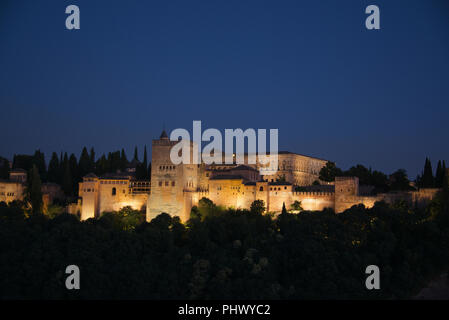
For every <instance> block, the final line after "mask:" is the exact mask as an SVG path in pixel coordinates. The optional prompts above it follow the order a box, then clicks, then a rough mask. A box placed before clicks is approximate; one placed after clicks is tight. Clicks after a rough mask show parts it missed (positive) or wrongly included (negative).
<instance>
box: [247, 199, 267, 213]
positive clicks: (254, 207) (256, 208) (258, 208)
mask: <svg viewBox="0 0 449 320" xmlns="http://www.w3.org/2000/svg"><path fill="white" fill-rule="evenodd" d="M265 209H266V208H265V202H264V201H263V200H254V201H253V203H251V207H250V211H251V212H252V213H257V214H262V213H264V212H265Z"/></svg>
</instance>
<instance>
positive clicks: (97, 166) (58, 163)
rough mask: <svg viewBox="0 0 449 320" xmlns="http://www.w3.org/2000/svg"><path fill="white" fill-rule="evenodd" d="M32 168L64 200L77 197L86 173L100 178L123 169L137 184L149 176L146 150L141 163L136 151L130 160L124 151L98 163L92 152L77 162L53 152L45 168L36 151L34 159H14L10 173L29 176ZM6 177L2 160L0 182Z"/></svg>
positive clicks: (22, 157) (103, 157)
mask: <svg viewBox="0 0 449 320" xmlns="http://www.w3.org/2000/svg"><path fill="white" fill-rule="evenodd" d="M33 166H36V168H37V169H38V171H39V175H40V179H41V181H42V182H54V183H57V184H59V185H61V187H62V189H63V191H64V193H65V195H66V196H69V197H70V196H76V195H77V194H78V183H79V182H80V181H81V180H82V178H83V176H85V175H86V174H88V173H91V172H93V173H95V174H96V175H103V174H105V173H110V172H113V173H115V172H118V171H121V172H125V171H126V169H127V167H135V168H136V172H135V174H136V178H137V179H139V180H148V179H150V175H151V164H149V163H148V156H147V148H146V146H145V148H144V154H143V159H142V160H141V161H140V160H139V158H138V151H137V147H136V148H135V149H134V156H133V158H132V159H131V160H128V158H127V157H126V154H125V150H124V149H122V150H121V151H115V152H109V153H108V154H107V156H106V155H104V154H103V155H102V156H101V157H99V158H98V159H96V157H95V151H94V149H93V148H91V149H90V151H88V150H87V148H86V147H84V148H83V150H82V152H81V155H80V157H79V159H77V157H76V156H75V155H74V154H73V153H72V154H71V155H70V156H69V155H68V154H67V153H60V154H59V155H58V154H57V153H56V152H53V154H52V155H51V158H50V161H49V162H48V166H47V165H46V162H45V156H44V154H43V153H42V152H41V151H40V150H37V151H36V152H35V153H34V155H14V158H13V163H12V167H13V169H17V168H20V169H24V170H26V171H27V172H28V173H30V172H31V170H32V168H33ZM8 176H9V167H8V162H7V161H6V159H3V158H1V157H0V179H7V178H8Z"/></svg>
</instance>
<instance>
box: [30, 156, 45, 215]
mask: <svg viewBox="0 0 449 320" xmlns="http://www.w3.org/2000/svg"><path fill="white" fill-rule="evenodd" d="M29 176H30V179H29V181H28V198H29V201H30V203H31V208H32V212H33V214H39V213H42V206H43V202H42V183H41V178H40V176H39V169H38V168H37V167H36V165H33V168H32V169H31V170H30V173H29Z"/></svg>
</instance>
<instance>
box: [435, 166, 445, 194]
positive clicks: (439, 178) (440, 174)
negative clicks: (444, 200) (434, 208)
mask: <svg viewBox="0 0 449 320" xmlns="http://www.w3.org/2000/svg"><path fill="white" fill-rule="evenodd" d="M444 170H445V169H444V168H443V165H442V163H441V160H439V161H438V165H437V170H436V172H435V187H436V188H441V187H443V182H444Z"/></svg>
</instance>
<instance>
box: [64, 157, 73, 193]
mask: <svg viewBox="0 0 449 320" xmlns="http://www.w3.org/2000/svg"><path fill="white" fill-rule="evenodd" d="M62 190H63V191H64V193H65V195H66V196H71V195H72V192H73V184H72V174H71V172H70V164H69V162H68V161H66V162H65V167H64V176H63V179H62Z"/></svg>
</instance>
